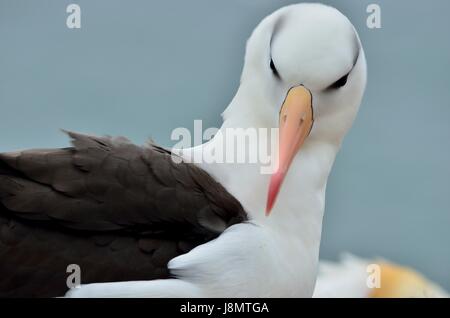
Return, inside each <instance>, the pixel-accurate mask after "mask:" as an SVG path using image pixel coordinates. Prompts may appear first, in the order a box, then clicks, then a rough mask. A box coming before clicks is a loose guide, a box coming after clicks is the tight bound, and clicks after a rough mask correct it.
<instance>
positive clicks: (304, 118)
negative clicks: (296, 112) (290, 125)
mask: <svg viewBox="0 0 450 318" xmlns="http://www.w3.org/2000/svg"><path fill="white" fill-rule="evenodd" d="M305 120H306V113H303V114H302V117H300V122H299V123H298V124H299V126H301V125H302V124H303V123H304V122H305Z"/></svg>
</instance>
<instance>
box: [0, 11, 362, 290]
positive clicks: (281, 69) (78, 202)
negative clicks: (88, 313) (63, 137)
mask: <svg viewBox="0 0 450 318" xmlns="http://www.w3.org/2000/svg"><path fill="white" fill-rule="evenodd" d="M365 82H366V61H365V57H364V52H363V49H362V47H361V43H360V40H359V37H358V35H357V33H356V31H355V29H354V27H353V26H352V24H351V23H350V22H349V20H348V19H347V18H346V17H345V16H344V15H342V14H341V13H340V12H339V11H337V10H336V9H334V8H331V7H328V6H324V5H320V4H297V5H291V6H288V7H284V8H282V9H280V10H278V11H276V12H274V13H273V14H271V15H270V16H268V17H266V18H265V19H264V20H263V21H262V22H261V23H260V24H259V25H258V27H257V28H256V29H255V30H254V32H253V34H252V35H251V37H250V39H249V41H248V43H247V50H246V57H245V63H244V69H243V74H242V77H241V85H240V87H239V90H238V92H237V94H236V96H235V98H234V99H233V101H232V102H231V104H230V105H229V106H228V107H227V109H226V110H225V112H224V113H223V119H224V123H223V126H222V127H221V129H220V132H222V133H223V134H224V135H225V136H226V134H227V128H267V129H270V128H277V127H279V128H280V134H279V139H277V145H276V149H277V150H275V151H278V152H277V153H279V164H278V169H277V170H276V171H275V172H274V173H273V174H272V175H267V174H262V173H261V169H260V168H261V164H259V163H252V164H242V163H225V164H224V163H205V162H203V163H189V162H186V161H190V160H192V155H193V154H199V153H200V154H202V155H203V154H205V153H211V150H219V149H223V150H224V151H225V152H226V151H230V149H228V148H227V144H226V143H225V142H224V139H223V138H217V137H214V138H213V139H212V140H211V141H210V142H208V143H206V144H204V145H202V146H199V147H195V148H193V149H188V150H183V151H179V152H177V153H178V154H179V155H180V156H182V157H184V160H185V162H182V163H176V162H174V161H173V156H172V155H171V153H170V152H169V151H167V150H164V149H163V148H160V147H158V146H156V145H149V146H146V147H138V146H135V145H133V144H131V143H130V142H128V141H127V140H126V139H124V138H110V137H94V136H88V135H82V134H77V133H72V132H70V133H69V136H70V137H71V138H72V144H73V146H72V147H70V148H66V149H49V150H29V151H21V152H13V153H3V154H0V260H1V261H0V295H1V296H39V297H46V296H62V295H66V296H68V297H124V296H130V297H283V296H287V297H310V296H311V295H312V293H313V289H314V284H315V279H316V272H317V263H318V252H319V244H320V236H321V229H322V216H323V210H324V206H325V188H326V182H327V178H328V175H329V173H330V170H331V167H332V164H333V162H334V158H335V156H336V153H337V152H338V150H339V148H340V145H341V142H342V140H343V137H344V135H345V133H346V132H347V131H348V129H349V128H350V126H351V124H352V122H353V119H354V117H355V115H356V113H357V110H358V108H359V104H360V102H361V99H362V96H363V92H364V87H365ZM258 139H259V140H258V142H259V141H261V140H262V141H263V142H268V141H269V140H270V136H268V135H258ZM265 139H267V140H265ZM244 143H245V144H244V146H245V147H247V146H248V145H247V143H246V142H245V140H244ZM241 146H242V145H241ZM282 183H283V186H282V187H281V185H282ZM280 189H281V190H280ZM268 191H269V194H268V195H267V192H268ZM277 197H278V199H277V201H275V199H276V198H277ZM265 211H266V214H269V212H271V215H270V216H266V215H265V213H264V212H265ZM69 264H77V265H79V266H80V269H81V283H82V286H81V288H77V289H71V290H70V291H67V286H66V278H67V275H68V274H67V273H66V269H67V266H68V265H69ZM66 292H67V293H66Z"/></svg>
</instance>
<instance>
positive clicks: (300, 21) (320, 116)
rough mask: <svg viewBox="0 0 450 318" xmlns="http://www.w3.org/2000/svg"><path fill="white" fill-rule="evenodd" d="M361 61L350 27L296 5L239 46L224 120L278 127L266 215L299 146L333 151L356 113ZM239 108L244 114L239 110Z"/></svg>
mask: <svg viewBox="0 0 450 318" xmlns="http://www.w3.org/2000/svg"><path fill="white" fill-rule="evenodd" d="M365 84H366V61H365V56H364V51H363V49H362V46H361V43H360V40H359V37H358V35H357V33H356V31H355V29H354V27H353V25H352V24H351V22H350V21H349V20H348V19H347V18H346V17H345V16H344V15H343V14H341V13H340V12H339V11H338V10H336V9H334V8H332V7H329V6H325V5H321V4H310V3H305V4H296V5H291V6H287V7H284V8H282V9H280V10H278V11H276V12H274V13H273V14H271V15H270V16H268V17H266V18H265V19H264V20H263V21H262V22H261V23H260V24H259V26H258V27H257V28H256V29H255V30H254V32H253V34H252V36H251V37H250V39H249V40H248V43H247V52H246V57H245V65H244V69H243V73H242V78H241V86H240V89H239V92H238V94H237V95H236V97H239V98H247V99H248V100H252V101H253V103H246V104H245V105H243V104H242V103H234V102H233V103H232V104H231V105H230V106H229V107H228V108H227V110H226V111H225V112H224V114H223V116H224V119H225V120H227V119H230V118H233V116H234V115H235V114H238V113H241V114H242V112H246V113H247V114H249V116H252V117H254V118H255V120H257V121H258V124H259V125H260V126H262V127H268V128H271V127H278V126H279V127H280V141H279V142H280V143H279V148H280V149H279V157H280V160H279V161H280V164H279V169H278V171H277V172H276V173H275V174H274V175H273V176H272V179H271V184H270V190H269V198H268V203H267V211H268V212H270V210H271V208H272V206H273V204H274V202H275V199H276V196H277V194H278V191H279V189H280V186H281V183H282V181H283V179H284V177H285V175H286V173H287V171H288V169H289V166H290V164H291V162H292V160H293V159H294V157H295V156H296V155H297V153H298V152H299V151H301V150H300V148H302V147H305V146H306V144H308V143H312V142H313V141H314V142H319V143H327V144H332V145H335V146H336V148H338V147H339V145H340V143H341V141H342V139H343V137H344V135H345V133H346V132H347V131H348V129H349V128H350V127H351V124H352V122H353V120H354V118H355V115H356V113H357V111H358V108H359V105H360V102H361V99H362V96H363V93H364V88H365ZM242 107H246V108H247V109H242Z"/></svg>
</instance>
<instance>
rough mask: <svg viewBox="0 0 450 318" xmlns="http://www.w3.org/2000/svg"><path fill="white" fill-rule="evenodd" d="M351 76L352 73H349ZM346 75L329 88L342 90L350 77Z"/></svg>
mask: <svg viewBox="0 0 450 318" xmlns="http://www.w3.org/2000/svg"><path fill="white" fill-rule="evenodd" d="M349 74H350V73H349ZM349 74H347V75H344V76H342V77H341V78H340V79H338V80H337V81H336V82H334V83H333V84H331V85H330V86H328V88H329V89H338V88H341V87H343V86H345V84H347V80H348V75H349Z"/></svg>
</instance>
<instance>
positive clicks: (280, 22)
mask: <svg viewBox="0 0 450 318" xmlns="http://www.w3.org/2000/svg"><path fill="white" fill-rule="evenodd" d="M283 23H284V17H283V16H281V17H279V18H278V20H277V21H275V24H274V27H273V30H272V34H271V36H270V42H269V52H270V53H269V54H270V56H269V58H270V68H271V69H272V72H273V73H274V75H275V77H276V78H278V79H279V80H281V76H280V73H278V70H277V68H276V66H275V62H274V61H273V57H272V43H273V39H274V38H275V36H276V35H277V33H278V32H279V31H280V29H281V27H282V25H283Z"/></svg>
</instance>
